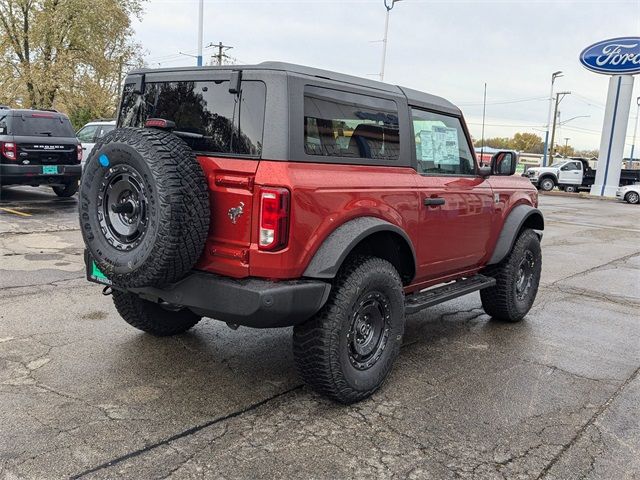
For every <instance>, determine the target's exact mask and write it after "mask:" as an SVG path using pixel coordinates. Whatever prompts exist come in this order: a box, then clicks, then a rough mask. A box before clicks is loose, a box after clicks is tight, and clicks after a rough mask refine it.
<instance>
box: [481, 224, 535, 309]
mask: <svg viewBox="0 0 640 480" xmlns="http://www.w3.org/2000/svg"><path fill="white" fill-rule="evenodd" d="M541 269H542V252H541V249H540V238H539V237H538V235H537V234H536V233H535V232H534V231H533V230H524V231H523V232H522V233H521V234H520V236H519V237H518V239H517V240H516V242H515V244H514V246H513V249H512V250H511V253H509V255H508V256H507V258H505V259H504V260H503V261H502V262H501V263H499V264H498V265H496V266H494V267H490V268H488V269H487V270H486V271H485V272H484V273H485V275H489V276H492V277H494V278H495V279H496V285H495V286H494V287H490V288H485V289H484V290H481V291H480V298H481V300H482V307H483V308H484V311H485V312H486V313H487V314H488V315H490V316H491V317H492V318H494V319H496V320H503V321H506V322H519V321H520V320H522V319H523V318H524V316H525V315H526V314H527V313H528V312H529V310H530V309H531V306H532V305H533V301H534V300H535V299H536V294H537V293H538V285H539V284H540V273H541Z"/></svg>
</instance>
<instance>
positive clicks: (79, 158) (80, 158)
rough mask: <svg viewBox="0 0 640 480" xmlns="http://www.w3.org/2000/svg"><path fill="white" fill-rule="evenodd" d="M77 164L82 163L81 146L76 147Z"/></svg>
mask: <svg viewBox="0 0 640 480" xmlns="http://www.w3.org/2000/svg"><path fill="white" fill-rule="evenodd" d="M77 150H78V162H82V145H78V147H77Z"/></svg>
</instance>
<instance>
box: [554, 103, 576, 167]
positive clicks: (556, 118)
mask: <svg viewBox="0 0 640 480" xmlns="http://www.w3.org/2000/svg"><path fill="white" fill-rule="evenodd" d="M567 95H571V92H558V93H556V109H555V111H554V113H553V128H552V130H551V145H550V146H549V165H551V164H553V148H554V142H555V140H556V124H557V120H558V106H559V105H560V102H562V100H563V99H564V97H565V96H567Z"/></svg>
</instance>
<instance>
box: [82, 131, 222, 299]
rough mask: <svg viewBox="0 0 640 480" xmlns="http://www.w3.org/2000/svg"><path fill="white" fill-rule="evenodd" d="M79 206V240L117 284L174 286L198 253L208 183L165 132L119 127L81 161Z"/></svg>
mask: <svg viewBox="0 0 640 480" xmlns="http://www.w3.org/2000/svg"><path fill="white" fill-rule="evenodd" d="M79 203H80V205H79V209H80V228H81V231H82V236H83V238H84V242H85V244H86V246H87V248H88V249H89V252H90V253H91V256H92V257H93V259H94V260H95V261H96V263H97V264H98V267H100V269H101V270H102V272H103V273H104V274H105V275H106V276H107V277H109V279H111V281H113V283H114V285H116V286H122V287H125V288H136V287H137V288H140V287H148V286H155V287H160V286H163V285H167V284H170V283H173V282H176V281H178V280H180V279H181V278H182V277H183V276H184V275H185V274H187V273H188V272H189V271H190V270H191V268H192V267H193V266H194V265H195V263H196V262H197V261H198V259H199V258H200V255H201V254H202V251H203V249H204V246H205V241H206V238H207V234H208V231H209V218H210V208H209V195H208V187H207V181H206V178H205V176H204V172H203V171H202V167H201V166H200V164H199V163H198V160H197V159H196V157H195V155H194V153H193V151H192V150H191V149H190V148H189V146H188V145H187V144H186V143H185V142H184V141H182V140H181V139H180V138H178V137H176V136H175V135H173V134H171V133H168V132H163V131H160V130H151V129H139V128H124V129H118V130H114V131H113V132H111V133H109V134H107V135H106V136H105V137H103V138H102V139H101V140H100V141H99V142H98V143H97V144H96V146H95V148H94V149H93V151H92V152H91V155H90V156H89V158H88V159H87V164H86V166H85V169H84V172H83V175H82V181H81V184H80V195H79Z"/></svg>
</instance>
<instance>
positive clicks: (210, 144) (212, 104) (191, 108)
mask: <svg viewBox="0 0 640 480" xmlns="http://www.w3.org/2000/svg"><path fill="white" fill-rule="evenodd" d="M265 97H266V86H265V84H264V83H263V82H258V81H243V82H242V88H241V92H240V94H238V95H235V94H232V93H229V82H228V81H203V82H191V81H181V82H150V83H147V84H146V86H145V92H144V93H143V94H142V95H140V94H139V93H136V92H134V90H133V86H132V85H126V86H125V90H124V92H123V95H122V103H121V106H120V117H119V126H121V127H143V126H144V123H145V122H146V120H147V119H149V118H161V119H164V120H170V121H172V122H175V124H176V128H175V130H174V133H175V134H176V135H178V136H180V137H181V138H182V139H183V140H184V141H185V142H187V143H188V144H189V146H190V147H191V148H192V149H193V150H195V151H196V152H211V153H216V154H226V155H250V156H259V155H260V154H261V153H262V132H263V128H264V109H265Z"/></svg>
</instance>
